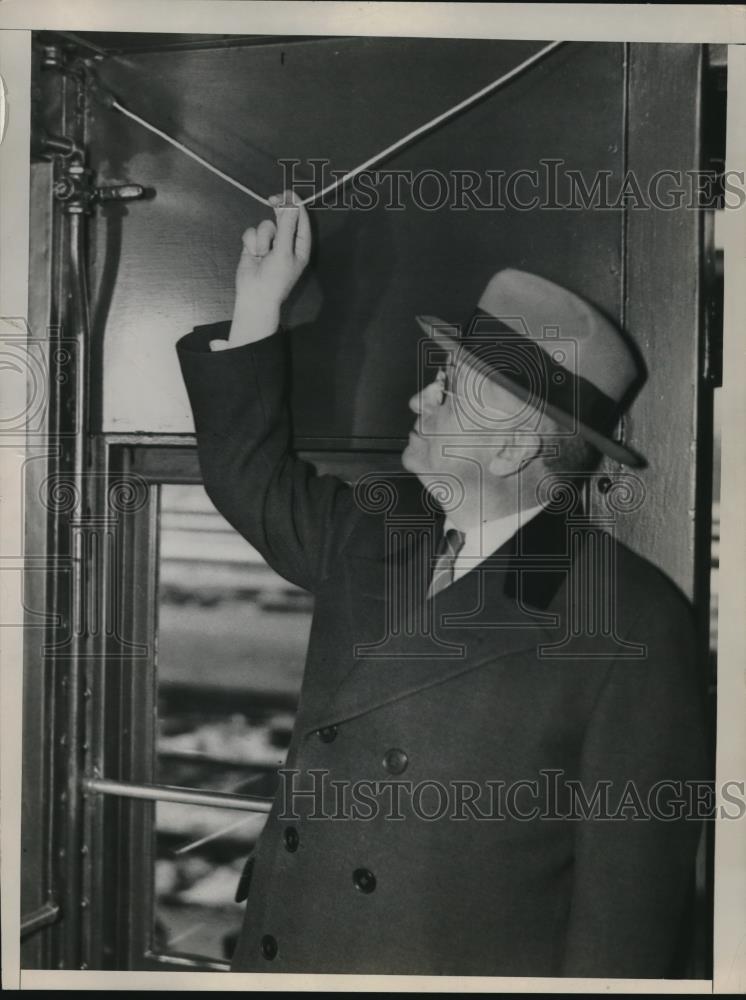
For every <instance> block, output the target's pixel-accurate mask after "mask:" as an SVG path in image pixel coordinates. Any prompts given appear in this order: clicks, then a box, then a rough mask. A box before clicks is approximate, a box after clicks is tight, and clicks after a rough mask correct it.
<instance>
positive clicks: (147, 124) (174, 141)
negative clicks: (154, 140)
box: [112, 101, 271, 207]
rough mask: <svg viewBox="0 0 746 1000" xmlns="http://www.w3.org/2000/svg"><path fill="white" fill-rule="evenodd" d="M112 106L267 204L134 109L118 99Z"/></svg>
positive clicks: (266, 201)
mask: <svg viewBox="0 0 746 1000" xmlns="http://www.w3.org/2000/svg"><path fill="white" fill-rule="evenodd" d="M112 107H113V108H116V109H117V111H121V112H122V114H123V115H127V117H128V118H131V119H132V120H133V121H136V122H138V123H139V124H140V125H142V126H143V128H146V129H148V131H150V132H154V133H155V134H156V135H159V136H160V137H161V139H165V140H166V142H170V143H171V145H172V146H175V147H176V148H177V149H180V150H181V152H182V153H186V155H187V156H191V158H192V159H193V160H196V161H197V163H201V164H202V166H203V167H207V169H208V170H212V172H213V173H214V174H217V175H218V177H222V178H223V180H224V181H228V183H229V184H232V185H233V187H237V188H238V190H239V191H243V192H244V194H248V195H249V196H250V197H252V198H254V199H255V200H256V201H260V202H261V203H262V205H267V206H269V201H268V200H267V199H266V198H262V196H261V195H260V194H257V193H256V191H252V189H251V188H250V187H246V185H245V184H241V182H240V181H237V180H235V179H234V178H233V177H229V176H228V174H224V173H223V171H222V170H219V169H218V168H217V167H215V166H213V165H212V163H208V162H207V160H205V159H203V158H202V157H201V156H200V155H199V153H195V152H194V151H193V150H191V149H189V147H188V146H185V145H184V144H183V143H182V142H179V141H178V139H174V138H172V137H171V136H170V135H168V133H167V132H162V131H161V130H160V129H159V128H156V127H155V125H151V124H150V122H146V121H145V119H144V118H141V117H140V116H139V115H136V114H135V113H134V111H128V110H127V108H125V107H122V105H121V104H120V103H119V101H114V102H113V103H112ZM270 207H271V206H270Z"/></svg>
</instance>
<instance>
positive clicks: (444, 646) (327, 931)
mask: <svg viewBox="0 0 746 1000" xmlns="http://www.w3.org/2000/svg"><path fill="white" fill-rule="evenodd" d="M226 335H227V325H226V324H216V325H213V326H210V327H198V328H197V329H196V330H194V331H193V332H192V333H190V334H189V335H187V336H185V337H184V338H182V339H181V341H179V343H178V345H177V349H178V354H179V359H180V363H181V366H182V371H183V375H184V378H185V382H186V386H187V390H188V394H189V399H190V402H191V406H192V409H193V413H194V420H195V427H196V433H197V440H198V448H199V459H200V464H201V468H202V473H203V477H204V484H205V488H206V490H207V493H208V494H209V496H210V497H211V498H212V500H213V502H214V503H215V506H216V507H217V508H218V510H219V511H221V513H222V514H223V515H224V516H225V517H226V518H227V520H228V521H229V522H230V523H231V524H232V525H233V526H234V527H235V528H236V530H237V531H239V532H240V533H241V534H242V535H244V536H245V537H246V538H248V539H249V540H250V541H251V543H252V545H254V546H255V547H256V548H257V549H258V550H259V551H260V552H261V553H262V555H263V556H264V557H265V558H266V560H267V561H268V563H269V564H270V565H271V566H272V567H273V568H275V569H276V570H277V571H278V572H279V573H280V574H281V575H283V576H284V577H285V578H287V579H288V580H290V581H292V582H293V583H296V584H298V585H300V586H302V587H305V588H307V589H308V590H309V591H311V592H312V593H313V594H314V597H315V604H314V607H315V610H314V617H313V624H312V629H311V635H310V641H309V647H308V656H307V663H306V668H305V674H304V680H303V685H302V691H301V695H300V702H299V707H298V714H297V721H296V725H295V729H294V735H293V738H292V742H291V746H290V750H289V754H288V758H287V762H286V765H285V769H284V773H283V775H282V778H283V780H282V782H281V786H280V791H279V792H278V795H277V799H276V801H275V804H274V806H273V809H272V812H271V814H270V816H269V818H268V821H267V824H266V826H265V828H264V830H263V832H262V835H261V837H260V840H259V843H258V845H257V847H256V849H255V852H254V854H253V859H252V866H253V867H252V870H251V884H250V889H249V896H248V901H247V907H246V915H245V920H244V924H243V929H242V932H241V936H240V940H239V942H238V945H237V948H236V952H235V955H234V959H233V966H232V967H233V969H234V970H240V971H259V972H309V973H310V972H329V973H379V974H386V973H390V974H407V973H409V974H450V975H495V976H500V975H503V976H504V975H532V976H554V975H573V976H604V977H615V976H620V977H622V976H623V977H647V976H649V977H659V976H666V975H669V974H671V972H672V971H674V970H673V968H672V961H673V958H674V953H675V949H676V941H677V936H678V934H679V931H680V929H681V921H682V917H683V914H684V912H685V903H686V900H687V895H688V891H689V887H690V885H691V877H692V873H693V863H694V858H695V852H696V848H697V843H698V839H699V835H700V829H701V824H700V823H698V822H696V821H694V820H692V819H691V818H685V817H682V815H681V810H682V806H681V798H682V796H683V798H684V799H686V788H687V787H688V786H687V785H686V783H687V782H695V781H698V780H700V779H704V778H706V777H707V763H706V755H705V751H704V743H703V725H702V711H701V704H700V697H699V680H698V678H697V676H696V672H695V664H694V659H693V650H694V648H695V646H694V642H693V637H692V623H691V615H690V608H689V606H688V604H687V602H686V601H685V600H684V598H683V597H682V596H681V595H680V594H679V593H678V591H677V590H676V588H675V587H674V586H673V585H672V584H671V583H670V582H669V581H668V580H667V579H666V578H665V577H664V576H663V574H661V573H660V572H659V571H657V570H656V569H655V568H653V567H652V566H651V565H650V564H649V563H647V562H646V561H645V560H643V559H641V558H640V557H638V556H636V555H634V554H633V553H632V552H630V551H629V550H628V549H626V548H625V547H624V546H622V545H621V544H619V543H618V542H616V541H615V540H614V538H613V534H611V533H609V532H606V531H600V530H599V529H597V528H596V527H595V526H594V525H593V524H591V523H589V522H587V521H585V520H584V519H583V518H582V516H580V515H577V514H575V513H573V512H572V511H571V512H568V511H567V510H563V509H561V508H562V506H563V505H562V503H559V504H555V505H554V506H553V505H552V504H550V505H549V506H548V507H547V508H546V509H545V510H544V511H543V512H542V513H541V514H539V515H538V516H537V517H536V518H534V519H533V520H532V521H531V522H529V523H528V524H527V525H526V526H525V528H524V529H522V530H521V531H520V532H519V533H518V534H517V535H516V536H515V537H514V538H513V539H512V540H511V541H510V542H508V543H506V545H504V546H503V547H502V548H501V549H499V550H498V551H497V552H495V553H493V554H492V556H490V557H489V558H488V559H487V560H486V561H485V562H484V563H482V564H481V566H480V567H478V568H476V569H473V570H471V571H470V572H468V573H467V574H466V575H464V576H463V577H461V578H460V579H458V580H457V581H456V582H454V583H453V584H451V585H450V586H449V587H447V588H446V589H445V590H443V591H441V592H440V593H439V594H438V595H437V596H436V597H435V598H434V599H433V600H431V601H428V600H426V599H425V595H426V589H427V581H428V578H429V573H430V571H431V566H432V553H433V549H434V546H435V544H436V542H437V538H438V535H439V532H440V529H441V525H442V521H443V513H442V511H439V510H438V508H437V506H436V505H434V504H432V503H428V502H427V498H426V496H425V495H424V494H423V493H422V491H421V490H419V488H418V484H416V482H414V483H413V482H412V481H410V480H408V479H406V478H402V479H399V478H397V477H394V478H393V479H389V480H386V481H378V482H373V481H370V480H367V481H363V482H362V483H360V484H358V486H357V487H355V488H353V487H351V486H350V485H348V484H347V483H344V482H342V481H341V480H339V479H337V478H335V477H332V476H319V475H316V473H315V471H314V469H313V468H312V467H311V466H310V465H309V464H307V463H305V462H303V461H302V460H300V459H298V458H297V457H295V456H294V455H293V454H292V453H291V450H290V440H291V425H290V416H289V411H288V403H287V357H286V350H285V345H284V336H283V334H282V333H281V332H278V333H276V334H275V335H273V336H271V337H269V338H267V339H265V340H262V341H259V342H257V343H255V344H251V345H245V346H242V347H238V348H233V349H231V350H228V351H222V352H214V353H213V352H211V351H210V349H209V341H210V339H212V338H214V337H220V336H223V337H225V336H226ZM413 485H414V488H412V487H413ZM304 793H305V794H304ZM664 817H668V818H664Z"/></svg>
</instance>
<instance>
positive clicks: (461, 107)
mask: <svg viewBox="0 0 746 1000" xmlns="http://www.w3.org/2000/svg"><path fill="white" fill-rule="evenodd" d="M563 44H564V43H563V42H561V41H559V42H551V43H550V44H549V45H545V46H544V47H543V48H541V49H539V50H538V52H535V53H534V54H533V55H532V56H529V58H528V59H524V60H523V62H521V63H519V64H518V65H517V66H514V67H513V69H511V70H509V71H508V72H507V73H504V74H503V75H502V76H500V77H498V78H497V79H496V80H493V81H492V83H488V84H487V86H486V87H482V89H481V90H477V91H476V92H475V93H473V94H471V95H470V96H469V97H467V98H465V99H464V100H463V101H460V102H459V103H458V104H454V105H453V106H452V107H450V108H448V109H447V110H446V111H443V112H442V113H441V114H439V115H436V117H435V118H431V119H430V120H429V121H427V122H425V123H424V124H423V125H420V126H419V128H416V129H414V130H413V131H412V132H408V133H407V134H406V135H404V136H402V138H401V139H398V140H397V141H396V142H393V143H392V144H391V145H390V146H387V147H386V148H385V149H382V150H381V151H380V152H378V153H376V154H375V155H374V156H371V157H370V158H369V159H367V160H365V162H364V163H361V164H359V165H358V166H357V167H354V168H353V169H352V170H350V171H348V172H347V173H346V174H344V176H343V177H339V178H338V179H337V180H335V181H333V182H332V183H331V184H327V186H326V187H324V188H322V189H321V190H320V191H317V192H315V194H312V195H310V196H309V197H308V198H305V199H303V201H302V202H301V204H302V205H312V204H313V203H314V202H315V201H318V200H319V198H323V197H324V195H327V194H331V192H332V191H334V190H336V189H337V188H338V187H341V186H342V185H343V184H346V183H347V182H348V181H349V180H351V179H352V178H353V177H355V176H356V175H357V174H359V173H361V172H362V171H363V170H367V169H369V168H370V167H372V166H374V165H375V164H376V163H380V162H381V161H382V160H385V159H387V158H388V157H389V156H391V155H392V153H395V152H396V151H397V150H399V149H402V147H404V146H406V145H408V144H409V143H410V142H413V141H414V140H415V139H418V138H419V137H420V136H422V135H425V134H426V133H427V132H431V131H432V130H433V129H435V128H437V127H438V126H439V125H442V124H443V123H444V122H446V121H448V120H449V119H451V118H454V117H455V116H456V115H458V114H460V113H461V112H462V111H465V110H466V109H467V108H469V107H471V105H472V104H476V102H477V101H480V100H481V99H482V98H483V97H486V96H487V95H488V94H491V93H493V92H494V91H496V90H498V89H499V88H500V87H503V86H504V85H505V84H506V83H508V82H509V81H510V80H512V79H514V78H515V77H516V76H518V75H519V74H520V73H522V72H523V71H524V70H526V69H528V68H529V66H533V65H534V64H535V63H538V62H539V61H540V60H541V59H543V58H544V57H545V56H547V55H549V53H550V52H553V51H554V50H555V49H557V48H559V47H560V45H563ZM106 98H107V99H106V104H107V106H108V107H111V108H114V109H115V110H117V111H119V112H120V113H121V114H123V115H126V116H127V117H128V118H131V119H132V120H133V121H135V122H137V123H138V124H139V125H142V127H143V128H146V129H148V131H150V132H153V133H154V134H155V135H158V136H160V137H161V139H165V141H166V142H169V143H170V144H171V145H172V146H174V147H175V148H176V149H178V150H180V151H181V152H182V153H184V154H185V155H186V156H189V157H191V158H192V159H193V160H196V161H197V163H200V164H202V166H203V167H205V168H206V169H207V170H210V171H212V173H214V174H217V176H218V177H222V179H223V180H224V181H227V182H228V184H232V185H233V187H235V188H238V190H239V191H243V192H244V194H247V195H249V197H250V198H253V199H254V200H255V201H258V202H260V203H261V204H262V205H267V206H268V207H271V206H270V201H269V199H268V198H265V197H264V196H263V195H261V194H259V193H258V192H257V191H254V190H253V189H252V188H250V187H247V185H246V184H241V182H240V181H237V180H236V179H235V178H233V177H230V176H229V175H228V174H226V173H224V172H223V171H222V170H219V169H218V168H217V167H216V166H214V165H213V164H212V163H209V162H208V161H207V160H205V159H204V157H202V156H200V155H199V154H198V153H195V152H194V150H192V149H189V148H188V147H187V146H185V145H184V144H183V143H181V142H179V141H178V140H177V139H174V138H173V137H172V136H170V135H168V134H167V133H166V132H163V131H162V130H161V129H159V128H156V127H155V125H151V123H150V122H148V121H146V120H145V119H144V118H141V117H140V116H139V115H136V114H135V113H134V111H130V110H129V109H128V108H125V107H124V106H123V105H122V104H120V103H119V101H117V100H116V98H114V97H113V96H112V95H108V94H107V95H106Z"/></svg>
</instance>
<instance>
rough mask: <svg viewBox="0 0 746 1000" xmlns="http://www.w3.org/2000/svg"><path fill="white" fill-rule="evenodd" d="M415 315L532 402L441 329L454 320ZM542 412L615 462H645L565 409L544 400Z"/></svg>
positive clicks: (519, 395)
mask: <svg viewBox="0 0 746 1000" xmlns="http://www.w3.org/2000/svg"><path fill="white" fill-rule="evenodd" d="M416 319H417V323H418V324H419V326H420V328H421V329H422V330H423V331H424V332H425V333H426V334H427V335H428V337H430V338H432V339H433V340H434V341H436V342H437V343H438V344H441V345H442V346H443V347H444V348H445V349H446V350H449V351H462V352H464V353H465V354H466V355H467V356H468V357H469V358H470V360H471V361H473V363H474V365H475V366H476V367H478V368H480V369H482V370H484V373H485V376H486V377H487V378H489V379H491V381H493V382H494V383H495V384H496V385H499V386H500V387H501V388H503V389H507V391H508V392H510V393H511V394H512V395H514V396H515V397H516V398H517V399H520V400H521V401H522V402H524V403H529V404H530V403H531V400H530V398H529V394H528V393H527V390H526V389H525V388H524V386H522V385H520V384H519V383H518V382H515V381H514V380H513V379H511V378H510V376H509V375H505V374H504V373H503V372H500V371H496V370H495V369H494V368H490V369H487V368H486V367H485V365H484V362H483V361H481V359H479V358H478V357H477V356H476V355H475V354H473V353H472V352H471V351H470V350H469V345H468V341H466V340H456V339H455V338H454V337H451V336H450V335H449V334H447V333H445V332H444V331H445V330H446V329H448V330H453V329H457V328H458V325H457V324H454V323H447V322H446V321H445V320H441V319H438V318H437V317H435V316H427V317H424V316H417V317H416ZM535 408H536V409H537V410H538V409H539V407H535ZM541 412H543V413H546V414H547V415H548V416H550V417H551V418H552V419H553V420H556V421H557V423H558V424H560V425H561V426H562V427H566V428H567V429H568V430H574V431H576V432H577V433H578V434H580V435H581V437H583V438H584V439H585V440H586V441H588V442H589V443H590V444H592V445H593V446H594V447H596V448H597V449H598V450H599V451H600V452H601V453H602V454H604V455H607V456H608V457H609V458H612V459H614V461H615V462H619V463H620V464H621V465H627V466H629V467H631V468H634V469H641V468H644V467H645V466H646V465H647V462H646V461H645V459H644V458H643V457H642V455H639V454H638V453H637V452H635V451H633V450H632V449H631V448H626V447H625V446H624V445H623V444H620V443H619V442H618V441H613V440H612V439H611V438H609V437H607V436H606V435H604V434H601V433H600V431H597V430H595V428H593V427H589V426H588V424H586V423H583V421H581V420H579V419H578V418H577V417H575V416H573V415H572V414H571V413H566V412H565V411H564V410H561V409H559V408H558V407H556V406H553V405H552V404H551V403H550V402H548V401H546V400H543V401H542V405H541Z"/></svg>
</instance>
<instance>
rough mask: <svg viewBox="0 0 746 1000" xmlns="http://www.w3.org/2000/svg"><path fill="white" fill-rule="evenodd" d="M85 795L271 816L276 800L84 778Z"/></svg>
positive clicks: (172, 786) (170, 786)
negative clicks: (113, 796)
mask: <svg viewBox="0 0 746 1000" xmlns="http://www.w3.org/2000/svg"><path fill="white" fill-rule="evenodd" d="M81 784H82V788H83V791H84V792H95V793H96V794H99V795H119V796H121V797H122V798H127V799H146V800H149V801H151V802H181V803H183V804H184V805H192V806H213V807H216V808H220V809H239V810H242V811H243V812H255V813H268V812H270V810H271V809H272V803H273V801H274V800H273V799H268V798H262V797H259V796H251V795H234V794H232V793H231V792H205V791H200V790H199V789H196V788H179V787H178V786H175V785H145V784H138V783H137V782H134V781H111V780H110V779H109V778H84V779H83V781H82V783H81Z"/></svg>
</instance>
